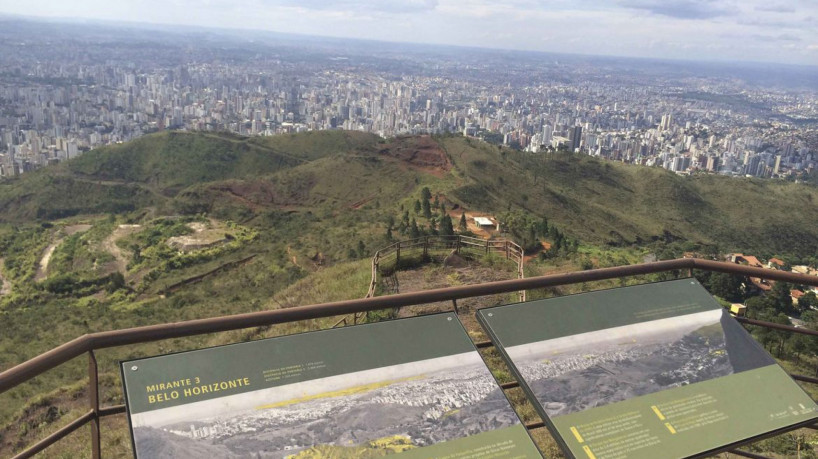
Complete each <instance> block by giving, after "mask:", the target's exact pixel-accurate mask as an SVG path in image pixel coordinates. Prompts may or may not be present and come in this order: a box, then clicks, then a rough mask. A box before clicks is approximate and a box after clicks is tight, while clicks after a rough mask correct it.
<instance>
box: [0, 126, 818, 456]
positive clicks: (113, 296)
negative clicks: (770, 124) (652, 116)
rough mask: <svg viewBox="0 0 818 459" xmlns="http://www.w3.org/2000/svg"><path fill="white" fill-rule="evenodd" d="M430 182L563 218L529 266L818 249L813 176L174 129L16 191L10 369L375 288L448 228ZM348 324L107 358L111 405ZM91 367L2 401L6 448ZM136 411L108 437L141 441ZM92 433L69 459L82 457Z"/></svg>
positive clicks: (3, 229)
mask: <svg viewBox="0 0 818 459" xmlns="http://www.w3.org/2000/svg"><path fill="white" fill-rule="evenodd" d="M424 188H429V190H430V192H431V194H432V195H433V196H434V197H435V198H436V200H437V201H439V203H440V204H441V206H440V207H435V208H431V209H430V212H429V213H430V216H432V217H433V218H434V219H435V223H436V224H437V225H438V227H439V225H440V220H441V218H442V217H443V215H441V213H442V207H443V206H445V207H446V209H447V210H448V212H449V213H450V214H451V215H452V216H453V217H454V218H459V216H460V213H461V212H462V211H463V210H467V211H470V212H485V213H488V214H493V215H496V216H501V215H504V214H506V213H508V212H509V211H512V212H514V213H516V214H526V215H528V216H531V217H532V218H536V219H537V220H539V219H541V218H542V217H547V219H548V222H549V224H550V225H551V226H552V227H553V226H556V227H558V228H559V230H560V231H562V232H563V233H565V234H567V235H568V236H569V237H570V238H572V239H574V240H579V241H581V242H582V244H581V247H580V254H578V255H577V254H573V253H572V254H566V255H559V256H558V257H557V258H553V259H549V260H545V261H537V260H534V261H531V262H529V263H528V264H527V265H526V271H527V272H529V274H531V275H535V274H539V273H542V272H544V271H546V270H547V271H548V272H561V271H565V270H575V269H579V267H580V266H585V265H586V262H587V263H589V264H590V265H591V266H603V265H604V266H611V265H614V264H621V263H628V262H631V263H632V262H637V261H640V260H642V258H643V256H644V255H645V254H647V253H650V252H658V251H660V250H662V248H663V247H665V246H667V245H668V243H672V242H673V241H682V242H683V243H682V244H677V245H680V246H693V247H695V246H696V245H697V244H698V245H718V246H719V247H720V249H721V250H722V251H728V250H738V251H747V252H752V253H757V254H760V255H763V254H772V253H778V254H794V255H803V256H814V254H815V253H816V251H818V227H816V226H815V225H814V222H816V221H818V195H817V194H818V189H816V188H815V187H813V186H809V185H803V184H795V183H788V182H782V181H773V180H756V179H744V178H727V177H718V176H709V175H701V176H693V177H681V176H677V175H675V174H673V173H670V172H668V171H665V170H662V169H658V168H646V167H637V166H628V165H623V164H619V163H614V162H607V161H600V160H597V159H594V158H589V157H586V156H577V155H570V154H554V155H547V156H546V155H540V154H530V153H523V152H518V151H514V150H508V149H503V148H498V147H496V146H493V145H489V144H486V143H483V142H479V141H477V140H472V139H466V138H463V137H460V136H443V137H427V136H419V137H401V138H395V139H381V138H379V137H377V136H374V135H370V134H363V133H357V132H341V131H333V132H313V133H303V134H294V135H283V136H275V137H255V138H243V137H236V136H233V135H229V134H222V133H185V132H163V133H159V134H153V135H149V136H145V137H143V138H140V139H138V140H136V141H133V142H130V143H127V144H122V145H112V146H109V147H104V148H100V149H97V150H93V151H90V152H88V153H86V154H84V155H83V156H81V157H79V158H76V159H74V160H72V161H69V162H67V163H64V164H60V165H57V166H52V167H47V168H44V169H41V170H38V171H36V172H33V173H28V174H25V175H23V176H21V177H18V178H16V179H14V180H7V181H2V182H0V259H2V262H1V263H0V275H2V277H3V278H4V279H5V281H6V282H2V285H4V290H5V289H6V287H5V286H6V285H7V286H8V290H9V292H7V293H5V294H3V293H0V330H2V331H3V333H0V351H2V352H0V369H5V368H9V367H11V366H13V365H15V364H17V363H19V362H22V361H24V360H26V359H29V358H31V357H33V356H35V355H37V354H40V353H42V352H45V351H47V350H49V349H51V348H53V347H56V346H57V345H59V344H62V343H64V342H66V341H69V340H71V339H73V338H75V337H77V336H79V335H81V334H83V333H87V332H91V331H103V330H111V329H120V328H126V327H133V326H140V325H149V324H156V323H165V322H170V321H181V320H190V319H196V318H203V317H214V316H220V315H227V314H235V313H240V312H248V311H257V310H262V309H270V308H279V307H281V308H283V307H295V306H299V305H304V304H309V303H316V302H324V301H331V300H341V299H349V298H359V297H361V296H363V295H364V294H365V292H366V290H367V287H368V281H369V269H370V264H369V261H368V257H370V256H371V254H372V253H373V252H374V251H375V250H377V249H378V248H380V247H383V246H385V245H388V244H390V243H391V242H393V241H394V240H395V239H407V238H409V237H411V232H410V230H409V223H410V221H415V223H416V224H417V226H418V227H419V231H421V230H424V231H431V229H430V225H431V224H432V218H427V217H424V216H423V212H420V211H416V210H415V205H416V204H418V205H419V202H418V201H419V200H420V199H421V195H422V190H423V189H424ZM404 218H405V220H404ZM456 225H457V222H455V226H456ZM670 245H673V244H670ZM676 248H678V247H676ZM685 250H687V249H685ZM677 253H678V250H677V251H675V252H674V254H677ZM503 261H504V260H503ZM498 262H502V261H498ZM429 275H430V276H431V275H435V274H434V273H433V272H430V274H429ZM611 285H613V284H610V285H608V286H611ZM582 287H583V288H584V287H585V286H584V285H583V286H582ZM577 288H579V287H577ZM540 293H543V292H540ZM337 320H338V319H337V318H335V319H327V320H323V321H310V322H308V323H299V324H287V325H282V326H277V327H262V328H260V329H255V330H245V331H238V332H232V333H224V334H214V335H207V336H200V337H194V338H188V339H180V340H169V341H165V342H159V343H151V344H146V345H140V346H133V347H128V348H122V349H111V350H106V351H101V352H99V353H98V354H97V357H98V359H99V361H100V371H101V373H102V377H103V382H104V384H103V385H104V387H103V389H104V390H103V392H104V394H105V395H104V397H105V402H106V403H107V404H111V403H119V402H121V389H120V387H119V380H118V370H117V361H118V360H120V359H125V358H134V357H138V356H142V355H155V354H158V353H166V352H173V351H180V350H185V349H191V348H200V347H203V346H208V345H218V344H224V343H228V342H235V341H241V340H246V339H252V338H259V337H264V336H270V335H275V334H281V333H290V332H295V331H302V330H306V329H314V328H316V327H319V326H328V325H331V324H332V323H334V321H337ZM86 365H87V364H86V362H85V361H84V360H82V359H75V361H72V362H70V363H69V364H67V365H63V366H60V367H59V368H58V369H55V370H53V371H50V372H48V373H46V374H44V375H42V376H40V377H38V378H36V379H35V380H33V381H32V382H31V383H27V384H24V385H21V386H19V387H18V388H15V389H13V390H11V391H9V392H7V393H4V394H2V395H0V456H5V455H6V454H7V453H8V454H10V453H11V451H12V450H15V451H19V449H20V448H21V447H23V445H25V444H28V443H31V442H32V441H33V440H34V439H36V438H42V437H43V436H45V435H47V433H48V432H50V431H52V430H53V426H55V425H59V424H60V423H61V422H67V421H68V419H70V417H71V415H73V414H75V412H76V410H80V409H85V407H84V405H83V406H81V407H80V406H79V405H78V404H77V406H76V407H75V409H74V408H72V409H74V411H73V412H68V411H66V412H63V411H61V410H62V408H60V409H59V410H58V411H56V412H55V411H54V410H57V408H56V407H57V406H60V407H62V406H63V405H64V404H65V403H68V404H69V405H70V404H71V403H74V402H76V400H82V398H81V397H80V395H81V394H80V395H77V394H78V393H79V392H78V391H80V389H78V387H79V386H80V385H78V384H77V381H78V380H81V379H82V378H84V377H86V375H87V373H85V372H86V371H87V368H86ZM42 394H51V395H47V396H42ZM77 397H79V398H77ZM75 399H76V400H75ZM83 403H84V402H83ZM75 404H76V403H75ZM35 414H36V416H35ZM42 416H45V417H46V418H48V419H47V420H43V419H41V418H42ZM26 419H27V421H25V422H23V421H22V420H26ZM120 421H121V420H120ZM120 421H114V422H119V424H116V426H117V427H116V429H118V430H116V434H115V438H116V439H115V440H111V441H110V442H109V444H117V445H120V446H119V448H120V449H121V450H123V451H124V450H127V433H126V431H125V423H124V422H120ZM72 438H73V437H72ZM84 440H85V438H84V437H83V438H82V439H77V440H76V441H75V442H74V443H69V444H68V446H67V448H68V449H67V451H69V453H67V454H69V455H71V452H75V451H84V449H83V448H84V446H82V445H84ZM69 441H71V440H69ZM123 445H124V446H123ZM49 454H56V456H53V455H46V456H45V457H59V452H57V451H53V452H52V453H49Z"/></svg>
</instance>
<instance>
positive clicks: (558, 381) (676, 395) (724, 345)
mask: <svg viewBox="0 0 818 459" xmlns="http://www.w3.org/2000/svg"><path fill="white" fill-rule="evenodd" d="M477 316H478V320H480V322H481V323H482V324H483V326H484V327H485V328H486V330H488V332H489V334H490V335H491V338H492V340H493V341H494V342H495V344H497V345H498V347H499V348H500V351H501V354H502V355H503V357H504V358H505V359H506V361H507V362H508V363H509V366H511V367H512V369H513V371H514V373H515V375H516V376H517V378H518V380H519V381H520V383H521V386H522V387H523V389H524V390H525V391H526V392H527V393H528V396H529V397H530V398H531V399H532V400H535V401H536V403H535V406H536V407H537V409H538V411H539V412H540V415H542V416H543V418H544V419H546V420H547V422H548V424H549V427H550V428H551V430H552V431H553V432H554V433H555V436H556V437H557V438H558V441H560V442H561V444H562V446H563V449H564V450H565V452H566V453H567V454H568V456H569V457H575V458H581V459H655V458H659V457H661V458H674V457H675V458H687V457H700V456H704V455H707V454H709V453H712V452H714V451H718V450H721V449H723V448H726V447H729V446H735V445H738V444H740V443H742V442H746V441H748V440H750V439H753V438H757V437H760V436H764V435H767V434H769V433H771V432H776V431H780V430H782V429H786V428H789V427H793V426H797V425H802V424H806V423H810V422H813V421H814V420H815V419H816V418H818V414H816V408H817V407H816V404H815V402H813V400H812V399H811V398H810V397H809V396H808V395H807V394H806V393H804V391H803V390H802V389H801V388H800V387H799V386H798V385H797V384H796V383H795V382H794V381H793V380H792V379H791V378H790V377H789V376H788V375H787V374H786V373H785V372H784V370H783V369H782V368H781V367H779V366H778V365H777V364H776V362H775V360H773V358H772V357H770V355H769V354H767V352H766V351H765V350H764V349H763V348H762V347H761V346H759V345H758V344H757V343H756V342H755V341H754V340H753V339H752V338H751V337H750V335H749V334H748V333H747V332H746V331H745V330H744V328H742V326H741V325H740V324H739V323H738V322H736V321H735V320H734V319H733V318H732V317H731V316H730V315H729V314H728V313H727V312H726V311H725V310H724V309H723V308H722V307H721V306H720V305H719V304H718V303H717V302H716V301H715V300H714V299H713V297H711V296H710V295H709V294H708V293H707V291H706V290H705V289H704V288H703V287H702V286H701V285H700V284H699V283H698V282H696V281H695V280H693V279H684V280H676V281H670V282H661V283H655V284H647V285H639V286H635V287H625V288H619V289H613V290H605V291H598V292H591V293H583V294H579V295H572V296H565V297H560V298H551V299H546V300H539V301H532V302H528V303H520V304H513V305H507V306H499V307H495V308H489V309H483V310H481V311H479V312H478V314H477Z"/></svg>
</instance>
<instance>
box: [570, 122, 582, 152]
mask: <svg viewBox="0 0 818 459" xmlns="http://www.w3.org/2000/svg"><path fill="white" fill-rule="evenodd" d="M581 140H582V126H574V127H572V128H571V129H569V130H568V141H569V142H568V148H569V149H570V151H572V152H573V151H576V149H577V148H579V146H580V141H581Z"/></svg>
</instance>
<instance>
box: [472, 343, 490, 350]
mask: <svg viewBox="0 0 818 459" xmlns="http://www.w3.org/2000/svg"><path fill="white" fill-rule="evenodd" d="M492 346H494V343H492V342H491V341H480V342H477V343H474V347H476V348H477V349H484V348H487V347H492Z"/></svg>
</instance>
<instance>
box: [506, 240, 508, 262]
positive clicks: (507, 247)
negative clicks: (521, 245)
mask: <svg viewBox="0 0 818 459" xmlns="http://www.w3.org/2000/svg"><path fill="white" fill-rule="evenodd" d="M506 260H508V241H506Z"/></svg>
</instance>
